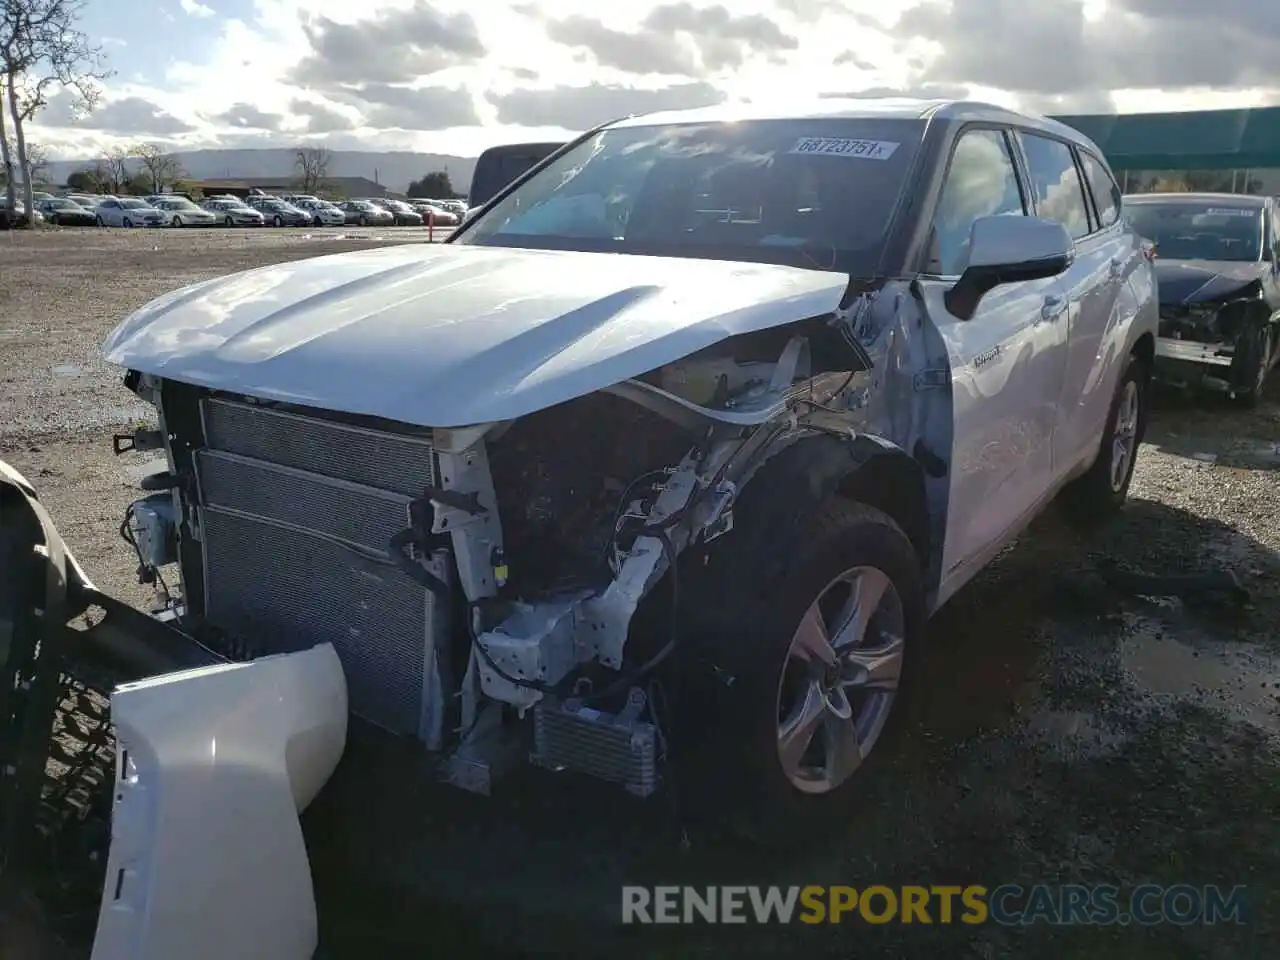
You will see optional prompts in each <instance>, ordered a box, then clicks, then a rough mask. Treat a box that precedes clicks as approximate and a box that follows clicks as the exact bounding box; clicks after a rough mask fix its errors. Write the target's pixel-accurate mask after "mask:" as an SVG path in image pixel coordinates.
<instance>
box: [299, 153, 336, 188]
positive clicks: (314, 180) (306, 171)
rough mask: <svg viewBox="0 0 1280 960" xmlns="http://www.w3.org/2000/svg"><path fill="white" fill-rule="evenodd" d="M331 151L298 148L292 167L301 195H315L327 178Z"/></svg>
mask: <svg viewBox="0 0 1280 960" xmlns="http://www.w3.org/2000/svg"><path fill="white" fill-rule="evenodd" d="M332 160H333V151H332V150H330V149H329V148H328V147H298V149H297V150H296V152H295V153H294V158H293V166H294V169H296V170H297V171H298V181H299V186H301V188H302V192H303V193H315V192H316V191H317V190H319V189H320V186H321V185H322V184H323V183H324V181H325V178H327V177H328V176H329V164H330V163H331V162H332Z"/></svg>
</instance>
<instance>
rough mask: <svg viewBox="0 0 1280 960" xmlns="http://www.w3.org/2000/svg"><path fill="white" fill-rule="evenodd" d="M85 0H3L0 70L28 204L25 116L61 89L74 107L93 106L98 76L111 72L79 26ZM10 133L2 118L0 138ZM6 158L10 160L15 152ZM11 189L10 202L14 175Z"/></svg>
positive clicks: (30, 200)
mask: <svg viewBox="0 0 1280 960" xmlns="http://www.w3.org/2000/svg"><path fill="white" fill-rule="evenodd" d="M87 2H88V0H0V75H3V87H4V98H5V105H6V106H7V107H8V111H7V112H8V120H9V122H10V123H12V124H13V140H14V146H15V148H16V151H15V152H16V153H17V160H18V166H19V167H20V168H21V169H22V171H23V183H24V188H25V196H24V198H23V199H24V201H25V205H26V207H27V209H31V208H32V206H34V198H33V196H32V185H31V180H32V171H31V164H30V158H29V157H28V155H27V140H26V134H25V131H24V127H25V125H26V122H27V121H28V120H30V119H31V118H32V117H34V116H35V115H36V114H37V113H39V112H40V111H41V110H42V109H44V108H45V107H46V106H47V105H48V103H49V98H50V97H51V96H52V95H53V94H55V93H58V92H62V93H63V94H64V95H70V96H71V97H72V98H73V100H74V101H75V103H74V107H75V108H76V109H79V110H86V111H87V110H92V109H93V107H94V106H95V105H96V104H97V102H98V96H99V94H100V89H99V87H98V81H100V80H103V79H106V77H107V76H108V75H109V73H108V71H106V70H105V69H103V65H102V48H101V47H97V46H93V45H91V44H90V43H89V38H88V37H87V36H85V34H84V33H82V32H81V31H80V30H77V29H76V25H77V24H78V23H79V22H80V15H81V14H82V13H83V12H84V8H85V5H86V3H87ZM2 120H3V117H0V121H2ZM6 134H7V128H4V127H3V123H2V122H0V139H4V136H5V135H6ZM7 162H8V164H9V165H10V166H11V165H12V157H10V158H8V159H7ZM7 189H8V194H9V203H10V207H12V206H13V202H14V200H15V199H16V198H15V196H14V180H13V176H12V175H10V177H9V186H8V188H7Z"/></svg>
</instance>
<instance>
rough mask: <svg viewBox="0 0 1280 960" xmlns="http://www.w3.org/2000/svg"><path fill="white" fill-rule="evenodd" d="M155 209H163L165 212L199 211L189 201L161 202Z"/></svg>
mask: <svg viewBox="0 0 1280 960" xmlns="http://www.w3.org/2000/svg"><path fill="white" fill-rule="evenodd" d="M156 206H157V207H163V208H164V209H165V210H187V209H191V210H196V209H199V208H198V207H197V206H196V205H195V204H194V203H192V202H191V201H190V200H161V201H160V202H159V203H157V204H156Z"/></svg>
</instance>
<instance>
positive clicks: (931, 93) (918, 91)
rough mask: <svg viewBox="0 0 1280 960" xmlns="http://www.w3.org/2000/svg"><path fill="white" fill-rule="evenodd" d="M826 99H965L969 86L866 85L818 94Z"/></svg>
mask: <svg viewBox="0 0 1280 960" xmlns="http://www.w3.org/2000/svg"><path fill="white" fill-rule="evenodd" d="M818 96H819V97H820V98H822V99H824V100H846V99H848V100H865V99H867V98H874V99H879V98H881V97H910V98H918V99H921V100H964V99H967V98H968V96H969V88H968V87H967V86H965V85H964V84H960V83H922V84H919V85H917V86H912V87H865V88H864V89H862V90H835V91H828V92H823V93H820V94H818Z"/></svg>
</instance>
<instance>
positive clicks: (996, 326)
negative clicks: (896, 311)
mask: <svg viewBox="0 0 1280 960" xmlns="http://www.w3.org/2000/svg"><path fill="white" fill-rule="evenodd" d="M950 285H951V284H950V283H947V282H943V281H922V283H921V286H922V288H923V290H924V294H925V304H926V308H927V310H928V312H929V316H930V318H931V319H932V320H933V322H934V324H935V326H936V327H937V329H938V331H939V333H940V334H941V336H942V338H943V340H944V341H945V343H946V345H947V353H948V355H949V358H950V362H951V384H952V386H951V390H952V408H953V418H954V422H955V434H954V436H955V439H954V442H953V449H952V458H951V488H950V494H949V497H948V505H947V533H946V542H945V544H944V546H943V557H942V586H941V588H940V591H939V602H943V601H944V600H945V599H946V597H947V596H949V595H950V594H951V593H953V592H954V591H955V590H956V589H958V588H959V586H960V585H961V583H962V582H963V580H964V579H967V574H966V572H965V570H964V569H961V568H966V567H967V564H968V563H969V562H970V561H973V560H974V559H975V558H979V557H983V556H985V554H986V552H987V551H988V550H989V549H990V548H993V547H994V546H996V545H998V544H999V543H1000V542H1001V541H1002V540H1003V539H1004V538H1005V537H1006V536H1008V535H1009V533H1010V532H1011V528H1014V527H1015V526H1016V524H1017V523H1018V522H1019V520H1020V519H1021V518H1022V517H1023V516H1024V515H1025V514H1026V513H1028V512H1029V511H1030V510H1031V509H1032V508H1033V507H1035V506H1036V505H1037V504H1038V502H1039V501H1040V499H1041V498H1042V496H1043V494H1044V491H1045V489H1046V488H1047V487H1048V486H1049V484H1051V483H1052V471H1053V452H1052V451H1053V447H1052V438H1053V430H1054V426H1055V423H1056V420H1057V409H1056V407H1057V400H1058V396H1059V393H1060V392H1061V389H1062V377H1063V372H1064V370H1065V368H1066V345H1067V314H1066V309H1065V307H1066V302H1065V291H1064V290H1063V288H1062V287H1061V286H1060V284H1059V283H1058V281H1057V280H1055V279H1050V280H1036V281H1028V282H1024V283H1015V284H1007V285H1005V286H1002V287H997V288H996V289H994V290H992V291H991V292H990V293H988V294H987V295H986V296H985V297H984V298H983V299H982V302H981V303H980V304H979V306H978V310H977V312H976V313H975V314H974V316H973V318H972V319H970V320H959V319H957V318H956V317H954V316H952V315H951V314H950V313H949V312H948V311H947V309H946V306H945V303H944V301H943V296H944V294H945V292H946V290H947V289H948V287H950ZM1055 298H1056V300H1057V302H1058V303H1059V304H1060V307H1059V309H1060V312H1059V313H1058V314H1057V316H1056V317H1054V318H1053V319H1045V316H1044V314H1043V313H1042V309H1043V308H1044V306H1045V304H1046V301H1047V300H1054V299H1055ZM1050 312H1052V308H1051V310H1050ZM948 578H952V580H953V582H951V583H948Z"/></svg>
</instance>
